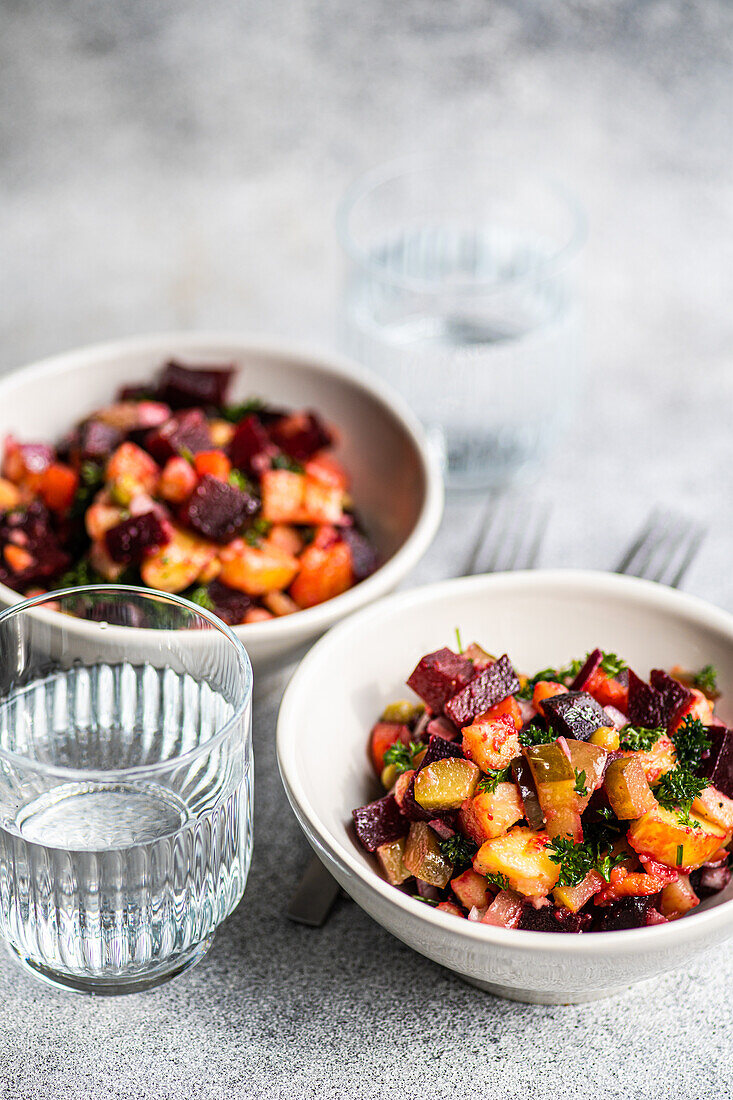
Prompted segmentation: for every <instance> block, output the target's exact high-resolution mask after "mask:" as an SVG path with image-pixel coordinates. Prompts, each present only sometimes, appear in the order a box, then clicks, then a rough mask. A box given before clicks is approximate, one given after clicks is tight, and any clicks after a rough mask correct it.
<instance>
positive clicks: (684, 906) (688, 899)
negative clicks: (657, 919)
mask: <svg viewBox="0 0 733 1100" xmlns="http://www.w3.org/2000/svg"><path fill="white" fill-rule="evenodd" d="M699 904H700V899H699V897H698V896H697V894H696V893H695V891H694V890H693V889H692V886H691V885H690V879H689V877H688V876H687V875H683V874H681V875H680V876H679V878H678V879H677V881H676V882H671V883H670V884H669V885H668V886H665V887H664V888H663V890H662V895H661V898H660V901H659V908H660V911H661V913H662V916H663V917H666V918H667V920H678V919H679V918H680V917H684V915H685V913H689V912H690V910H691V909H694V908H695V906H696V905H699Z"/></svg>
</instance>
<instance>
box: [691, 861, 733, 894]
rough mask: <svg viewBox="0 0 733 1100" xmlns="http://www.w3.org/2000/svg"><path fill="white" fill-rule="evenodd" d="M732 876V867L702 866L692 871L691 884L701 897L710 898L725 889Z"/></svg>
mask: <svg viewBox="0 0 733 1100" xmlns="http://www.w3.org/2000/svg"><path fill="white" fill-rule="evenodd" d="M730 877H731V871H730V867H726V866H723V867H701V868H700V869H699V870H697V871H691V872H690V885H691V886H692V888H693V890H694V891H695V893H696V894H697V896H698V897H699V898H710V897H712V896H713V894H719V893H720V891H721V890H725V888H726V886H727V885H728V883H729V882H730Z"/></svg>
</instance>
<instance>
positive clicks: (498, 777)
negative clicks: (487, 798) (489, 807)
mask: <svg viewBox="0 0 733 1100" xmlns="http://www.w3.org/2000/svg"><path fill="white" fill-rule="evenodd" d="M511 774H512V773H511V768H504V769H503V770H501V771H495V770H493V769H491V770H489V771H488V772H487V773H486V775H482V776H481V778H480V779H479V781H478V785H477V786H476V790H477V791H485V792H486V794H494V793H495V792H496V788H497V787H498V786H499V784H500V783H506V782H507V781H508V780H509V779H510V778H511Z"/></svg>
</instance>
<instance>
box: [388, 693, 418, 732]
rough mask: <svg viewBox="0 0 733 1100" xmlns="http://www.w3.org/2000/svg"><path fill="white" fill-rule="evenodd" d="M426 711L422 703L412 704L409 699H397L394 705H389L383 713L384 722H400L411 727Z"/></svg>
mask: <svg viewBox="0 0 733 1100" xmlns="http://www.w3.org/2000/svg"><path fill="white" fill-rule="evenodd" d="M424 710H425V707H424V706H423V704H422V703H411V702H410V700H409V699H396V700H395V702H394V703H388V704H387V706H386V707H385V708H384V710H383V711H382V717H381V719H380V721H382V722H400V723H404V725H406V726H409V724H410V723H411V722H413V721H414V720H415V719H416V718H419V717H420V715H421V714H422V713H423V711H424Z"/></svg>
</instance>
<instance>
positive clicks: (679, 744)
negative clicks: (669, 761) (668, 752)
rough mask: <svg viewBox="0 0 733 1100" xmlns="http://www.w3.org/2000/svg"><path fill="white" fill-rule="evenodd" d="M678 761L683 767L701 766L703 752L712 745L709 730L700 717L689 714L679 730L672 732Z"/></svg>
mask: <svg viewBox="0 0 733 1100" xmlns="http://www.w3.org/2000/svg"><path fill="white" fill-rule="evenodd" d="M672 741H673V743H674V751H675V753H676V755H677V762H678V764H680V765H681V766H682V767H683V768H699V767H700V763H701V761H702V754H703V753H704V752H706V751H707V750H708V749H709V748H710V746H711V745H712V741H711V740H710V738H709V737H708V735H707V730H706V728H705V726H704V725H703V724H702V722H701V721H700V719H699V718H692V717H691V716H690V715H689V714H688V715H687V717H686V718H685V720H684V722H683V723H682V725H681V726H680V728H679V729H678V730H675V732H674V733H673V734H672Z"/></svg>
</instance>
